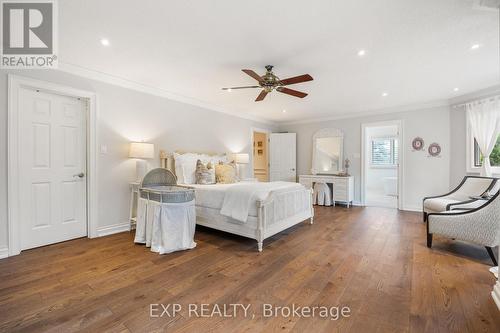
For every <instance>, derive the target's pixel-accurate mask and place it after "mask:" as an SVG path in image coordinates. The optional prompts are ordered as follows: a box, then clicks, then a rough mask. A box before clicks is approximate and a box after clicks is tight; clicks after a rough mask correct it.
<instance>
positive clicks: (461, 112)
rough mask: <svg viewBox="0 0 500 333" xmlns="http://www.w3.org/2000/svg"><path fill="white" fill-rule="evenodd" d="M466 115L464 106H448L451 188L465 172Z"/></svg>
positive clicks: (460, 179) (458, 182)
mask: <svg viewBox="0 0 500 333" xmlns="http://www.w3.org/2000/svg"><path fill="white" fill-rule="evenodd" d="M466 128H467V127H466V117H465V108H464V107H459V108H454V107H452V108H450V141H451V143H452V145H451V155H450V186H451V187H452V188H454V187H456V186H457V185H458V184H460V181H462V179H463V178H464V176H465V175H466V173H467V161H466V144H467V132H466Z"/></svg>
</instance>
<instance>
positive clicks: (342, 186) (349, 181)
mask: <svg viewBox="0 0 500 333" xmlns="http://www.w3.org/2000/svg"><path fill="white" fill-rule="evenodd" d="M299 183H301V184H302V185H304V186H305V187H307V188H311V189H312V188H313V186H314V184H315V183H326V184H333V200H335V202H342V203H345V204H346V205H347V207H348V208H349V207H350V206H351V205H352V201H353V200H354V177H352V176H349V177H340V176H333V175H331V176H330V175H300V176H299Z"/></svg>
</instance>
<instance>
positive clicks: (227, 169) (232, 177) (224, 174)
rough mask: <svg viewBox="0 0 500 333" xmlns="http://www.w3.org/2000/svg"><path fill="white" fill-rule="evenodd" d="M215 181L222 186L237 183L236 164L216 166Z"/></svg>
mask: <svg viewBox="0 0 500 333" xmlns="http://www.w3.org/2000/svg"><path fill="white" fill-rule="evenodd" d="M215 180H216V181H217V183H220V184H232V183H236V181H237V178H236V164H235V163H234V162H231V163H228V164H224V163H219V164H217V165H216V166H215Z"/></svg>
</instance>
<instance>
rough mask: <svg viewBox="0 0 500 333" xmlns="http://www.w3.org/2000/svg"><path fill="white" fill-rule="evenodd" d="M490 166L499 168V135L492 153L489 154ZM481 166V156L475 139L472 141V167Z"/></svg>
mask: <svg viewBox="0 0 500 333" xmlns="http://www.w3.org/2000/svg"><path fill="white" fill-rule="evenodd" d="M490 164H491V166H492V167H500V135H499V136H498V137H497V142H496V144H495V147H494V148H493V151H492V152H491V154H490ZM482 165H483V154H482V153H481V149H480V148H479V145H478V144H477V141H476V139H474V166H475V167H476V168H480V167H481V166H482Z"/></svg>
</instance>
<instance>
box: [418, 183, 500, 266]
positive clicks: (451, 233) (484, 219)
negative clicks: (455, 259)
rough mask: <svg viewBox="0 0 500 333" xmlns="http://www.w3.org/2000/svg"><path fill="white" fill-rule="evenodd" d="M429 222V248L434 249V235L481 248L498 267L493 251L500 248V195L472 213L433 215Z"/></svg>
mask: <svg viewBox="0 0 500 333" xmlns="http://www.w3.org/2000/svg"><path fill="white" fill-rule="evenodd" d="M427 218H428V221H427V247H428V248H431V247H432V235H433V234H439V235H442V236H446V237H449V238H454V239H459V240H462V241H466V242H471V243H476V244H480V245H483V246H484V247H486V250H487V251H488V254H489V255H490V258H491V260H492V261H493V264H494V265H495V266H497V260H496V258H495V255H494V254H493V250H492V248H493V247H495V246H498V245H500V192H498V191H497V193H496V194H495V195H494V196H493V197H492V198H491V199H490V200H489V201H487V202H486V203H485V204H483V205H482V206H480V207H477V208H474V209H472V210H468V211H459V210H456V211H447V212H442V213H430V214H428V216H427Z"/></svg>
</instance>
